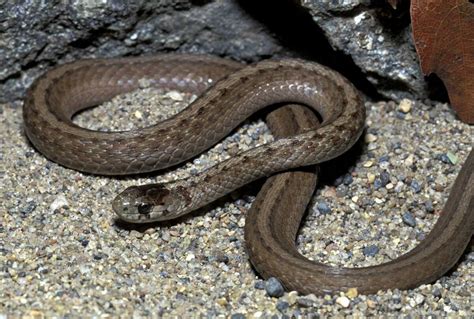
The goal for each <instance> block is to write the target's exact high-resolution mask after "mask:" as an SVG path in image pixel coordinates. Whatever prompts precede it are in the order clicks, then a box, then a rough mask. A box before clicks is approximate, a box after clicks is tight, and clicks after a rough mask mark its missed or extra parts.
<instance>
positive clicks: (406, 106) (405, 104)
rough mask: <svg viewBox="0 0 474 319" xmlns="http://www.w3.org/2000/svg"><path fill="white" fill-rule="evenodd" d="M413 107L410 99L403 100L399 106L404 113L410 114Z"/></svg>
mask: <svg viewBox="0 0 474 319" xmlns="http://www.w3.org/2000/svg"><path fill="white" fill-rule="evenodd" d="M412 106H413V102H412V101H410V100H409V99H403V100H401V101H400V105H399V106H398V109H399V110H400V111H402V112H403V113H408V112H410V111H411V108H412Z"/></svg>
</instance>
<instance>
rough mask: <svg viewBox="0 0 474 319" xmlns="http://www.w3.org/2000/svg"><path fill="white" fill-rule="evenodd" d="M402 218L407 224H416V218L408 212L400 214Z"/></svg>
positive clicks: (413, 225) (411, 225)
mask: <svg viewBox="0 0 474 319" xmlns="http://www.w3.org/2000/svg"><path fill="white" fill-rule="evenodd" d="M402 220H403V222H404V223H405V224H407V225H408V226H410V227H415V226H416V219H415V217H413V215H412V214H411V213H410V212H406V213H404V214H403V216H402Z"/></svg>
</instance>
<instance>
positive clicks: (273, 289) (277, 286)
mask: <svg viewBox="0 0 474 319" xmlns="http://www.w3.org/2000/svg"><path fill="white" fill-rule="evenodd" d="M265 290H266V292H267V294H268V295H269V296H270V297H277V298H278V297H281V296H283V294H284V293H285V289H284V288H283V285H282V284H281V282H280V281H279V280H278V279H277V278H275V277H270V278H268V280H267V281H266V282H265Z"/></svg>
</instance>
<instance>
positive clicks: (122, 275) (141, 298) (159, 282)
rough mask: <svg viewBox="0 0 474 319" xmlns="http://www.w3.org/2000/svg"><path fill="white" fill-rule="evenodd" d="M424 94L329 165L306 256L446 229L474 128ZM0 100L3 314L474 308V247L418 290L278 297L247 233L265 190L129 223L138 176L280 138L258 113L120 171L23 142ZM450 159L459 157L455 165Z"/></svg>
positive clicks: (148, 97)
mask: <svg viewBox="0 0 474 319" xmlns="http://www.w3.org/2000/svg"><path fill="white" fill-rule="evenodd" d="M193 98H195V97H193V96H189V95H185V94H179V93H176V92H174V93H172V94H170V93H168V94H166V93H163V92H156V91H154V90H152V89H145V90H143V91H142V92H135V93H131V94H129V95H127V96H125V97H118V98H116V99H114V101H112V102H110V103H108V104H106V105H104V106H102V107H99V108H96V109H93V110H90V111H86V112H83V113H81V114H80V115H79V116H78V117H77V118H76V120H75V121H76V123H78V125H81V126H85V127H89V128H101V129H115V130H117V129H130V128H131V127H144V126H147V125H150V123H154V122H157V121H159V119H160V117H159V116H157V115H156V114H157V113H158V112H162V113H164V114H166V116H171V115H172V114H174V113H176V111H177V110H178V109H180V108H182V107H184V106H185V105H186V103H187V102H189V101H190V100H192V99H193ZM405 102H406V101H405ZM411 103H412V104H413V107H412V108H410V109H408V110H407V109H404V110H405V111H406V113H402V114H404V116H403V117H402V116H399V113H401V112H399V106H398V105H397V104H396V103H394V102H379V103H367V110H368V119H367V132H366V133H367V134H366V138H363V139H361V141H360V142H359V143H358V144H357V145H356V146H355V147H354V148H353V149H352V150H351V151H350V152H349V153H348V154H345V155H343V156H341V158H339V159H336V160H334V161H331V162H330V163H327V164H324V165H323V167H322V170H321V171H322V178H321V179H322V182H321V185H320V186H319V187H318V190H317V191H316V193H315V197H314V200H313V202H312V203H311V207H310V209H309V211H308V215H307V218H306V220H305V221H304V223H303V225H302V229H301V230H300V233H299V237H298V247H299V250H300V252H301V253H302V254H304V255H305V256H307V257H308V258H311V259H313V260H318V261H321V262H325V263H328V264H332V265H339V266H346V267H364V266H370V265H375V264H379V263H381V262H388V261H390V260H393V259H394V258H396V257H397V256H399V255H401V254H403V253H405V252H407V251H409V250H410V249H412V248H413V247H415V246H416V245H417V243H418V242H419V240H420V239H422V238H423V237H424V236H425V235H426V234H427V233H428V232H429V231H430V229H431V228H432V227H433V225H434V223H435V222H436V220H437V218H438V216H439V215H440V214H441V209H442V207H443V205H444V203H445V201H446V199H447V195H448V193H449V190H450V188H451V185H452V183H453V181H454V179H455V177H456V175H457V173H458V172H459V170H460V168H461V166H462V164H463V162H464V161H465V159H466V157H467V155H468V153H469V151H470V149H471V147H472V136H473V132H472V128H471V127H469V126H468V125H464V124H462V123H460V122H459V121H457V120H456V118H455V116H454V115H453V113H452V111H451V110H450V109H449V107H448V106H447V105H444V104H436V105H434V106H428V105H424V104H422V103H419V102H416V101H411ZM134 105H138V106H134ZM0 110H1V112H0V120H1V126H0V135H1V140H2V148H1V153H0V158H1V164H0V178H1V181H0V185H1V193H0V194H1V203H0V208H1V215H0V216H1V219H0V291H1V294H0V305H1V307H0V318H3V317H7V316H11V317H38V318H40V317H72V318H75V317H84V316H86V317H117V316H121V317H143V316H153V317H160V316H164V317H217V316H219V317H231V318H260V317H272V316H276V317H281V316H288V317H299V316H303V317H309V316H311V314H314V313H317V314H318V315H319V316H321V317H328V316H339V317H340V316H353V317H365V316H376V317H380V316H381V315H384V316H393V317H395V316H397V317H398V316H415V317H428V316H432V317H447V316H449V317H472V315H473V311H472V299H471V298H472V297H471V295H472V291H473V288H474V287H473V280H472V274H473V259H474V258H473V256H472V253H470V254H469V253H468V254H466V255H465V256H464V257H462V258H461V260H460V263H459V264H457V265H456V267H455V269H454V271H453V272H450V273H449V274H448V275H447V276H444V277H442V278H440V279H439V280H437V281H436V282H434V283H433V284H430V285H422V286H421V287H418V288H416V289H413V290H409V291H399V290H393V291H390V290H388V291H381V292H379V293H378V294H374V295H360V294H358V292H357V291H353V290H351V291H347V292H343V293H340V294H335V295H333V296H322V297H316V296H314V295H308V296H300V295H298V294H297V293H296V292H285V293H283V295H282V296H280V297H270V296H269V293H268V290H269V288H268V286H269V282H270V281H266V282H265V281H262V280H261V279H259V278H258V276H257V275H256V273H255V272H254V270H253V268H252V267H251V265H250V263H249V261H248V258H247V254H246V251H245V245H244V241H243V238H244V236H243V226H244V223H245V212H246V211H247V210H248V209H249V207H250V205H251V202H252V200H253V198H254V196H255V194H256V191H255V187H245V188H243V189H242V190H239V191H237V192H234V193H233V194H231V195H230V196H228V197H227V198H225V199H224V200H221V201H218V202H217V203H216V204H214V205H211V206H210V207H209V208H207V209H205V210H201V211H199V212H196V213H194V214H192V215H190V216H187V217H184V218H181V219H180V220H178V221H171V222H167V223H165V224H152V225H129V224H126V223H123V222H121V221H119V220H117V218H116V217H115V216H114V214H113V212H112V210H111V208H110V202H111V200H112V199H113V198H114V196H115V194H117V193H118V192H119V191H120V190H123V189H124V188H125V187H127V186H130V185H133V184H144V183H149V182H158V181H169V180H173V179H176V178H184V177H187V176H190V175H192V174H195V173H196V172H198V171H201V170H203V169H205V168H206V167H209V166H211V165H213V164H215V163H217V162H218V161H221V160H223V159H225V158H227V157H229V156H231V154H235V153H236V152H240V151H243V150H246V149H249V148H251V147H254V146H255V145H259V144H263V143H267V142H269V141H271V140H272V137H271V135H270V132H269V131H268V129H267V127H266V126H265V124H264V123H263V122H262V121H260V120H255V121H252V122H247V123H244V124H243V125H242V126H241V127H240V128H239V129H238V130H236V131H235V132H233V133H232V134H231V136H230V137H228V138H227V139H225V140H224V141H223V142H222V143H221V144H220V145H218V146H216V147H214V148H212V149H211V150H210V151H209V152H207V153H206V154H204V155H201V156H199V157H197V158H195V159H194V160H193V161H190V162H188V163H186V164H185V165H183V166H181V167H180V168H178V169H177V170H174V171H171V170H166V171H164V172H161V173H160V174H151V175H147V176H131V177H126V178H109V177H102V176H93V175H90V174H82V173H79V172H76V171H73V170H70V169H66V168H63V167H61V166H59V165H57V164H55V163H52V162H50V161H48V160H47V159H45V158H44V157H43V156H42V155H41V154H40V153H38V152H37V151H35V150H34V149H33V148H32V146H31V145H30V144H29V143H28V141H27V139H26V138H25V136H24V134H23V129H22V117H21V115H22V112H21V108H20V107H19V106H17V105H10V104H7V105H3V107H2V108H1V109H0ZM131 123H132V124H133V125H132V124H131ZM369 134H370V136H368V135H369ZM439 154H451V155H449V157H448V160H447V161H446V160H440V157H439ZM446 156H448V155H446ZM449 158H451V160H450V159H449ZM414 185H418V186H416V187H414ZM328 209H329V211H328ZM323 212H328V213H323ZM407 212H408V213H407ZM408 216H410V217H408ZM412 221H416V222H415V223H413V222H412ZM262 288H264V289H262ZM277 288H278V289H275V290H274V292H273V293H272V294H273V295H276V296H279V295H280V293H279V292H278V291H279V287H277ZM275 291H276V292H275Z"/></svg>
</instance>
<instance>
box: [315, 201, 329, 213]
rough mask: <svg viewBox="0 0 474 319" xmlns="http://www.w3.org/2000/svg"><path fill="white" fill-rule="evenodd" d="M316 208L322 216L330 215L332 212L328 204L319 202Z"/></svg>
mask: <svg viewBox="0 0 474 319" xmlns="http://www.w3.org/2000/svg"><path fill="white" fill-rule="evenodd" d="M316 207H317V209H318V210H319V212H320V213H321V214H329V213H330V212H331V208H330V207H329V206H328V204H327V203H326V202H318V204H317V205H316Z"/></svg>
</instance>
